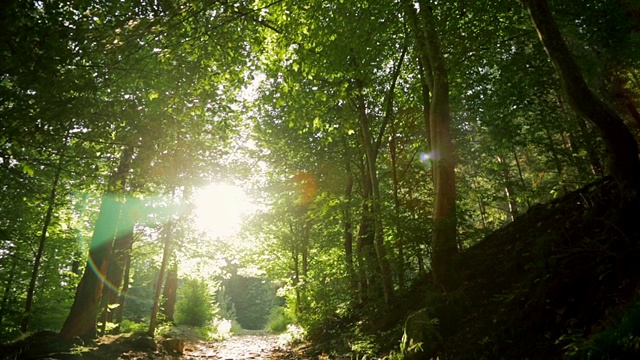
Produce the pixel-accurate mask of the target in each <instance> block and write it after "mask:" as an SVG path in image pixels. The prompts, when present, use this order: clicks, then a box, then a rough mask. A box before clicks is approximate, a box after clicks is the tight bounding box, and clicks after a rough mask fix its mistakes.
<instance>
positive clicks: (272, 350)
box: [0, 327, 305, 360]
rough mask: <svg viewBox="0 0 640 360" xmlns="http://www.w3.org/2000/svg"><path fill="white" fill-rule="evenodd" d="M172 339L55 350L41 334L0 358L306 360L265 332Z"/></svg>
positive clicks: (181, 334) (183, 333)
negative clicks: (178, 345)
mask: <svg viewBox="0 0 640 360" xmlns="http://www.w3.org/2000/svg"><path fill="white" fill-rule="evenodd" d="M172 336H173V337H172V338H163V337H156V338H155V339H153V340H151V339H150V338H148V337H145V336H142V335H135V334H122V335H107V336H103V337H100V338H99V339H97V341H96V342H95V343H93V344H85V345H82V346H80V345H75V346H72V347H71V349H69V348H68V347H60V348H55V346H43V345H44V344H45V343H47V344H53V343H54V342H55V334H54V333H50V332H41V333H37V334H34V335H32V336H31V337H29V338H27V339H25V340H23V341H21V342H19V343H16V344H14V345H15V346H13V347H4V348H2V349H0V354H1V355H2V356H1V358H3V359H4V358H7V359H42V358H45V359H78V360H87V359H88V360H114V359H118V360H159V359H172V360H177V359H185V360H186V359H210V360H227V359H228V360H231V359H234V360H236V359H238V360H240V359H278V360H300V359H304V358H305V357H304V356H303V354H302V352H301V351H300V350H296V349H297V348H298V349H299V348H302V347H301V346H297V347H295V346H290V345H287V344H285V343H284V342H283V341H282V340H281V337H280V336H279V335H275V334H269V333H267V332H264V331H243V332H242V333H241V334H237V335H234V336H232V337H230V338H229V339H226V340H224V341H210V340H205V339H203V338H202V337H201V336H199V335H198V334H197V333H196V332H195V331H193V330H191V329H189V328H186V327H181V328H179V329H178V331H176V332H174V334H172ZM173 339H179V340H181V341H182V344H183V349H182V351H181V352H180V351H175V349H173V348H171V347H169V346H163V344H165V343H168V344H173V343H177V341H174V340H173Z"/></svg>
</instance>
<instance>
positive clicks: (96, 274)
mask: <svg viewBox="0 0 640 360" xmlns="http://www.w3.org/2000/svg"><path fill="white" fill-rule="evenodd" d="M132 159H133V148H131V147H127V148H125V150H124V152H123V153H122V157H121V158H120V164H119V166H118V169H116V171H115V173H114V175H113V177H112V179H111V181H109V185H108V188H107V192H106V193H105V195H104V196H103V197H102V203H101V205H100V212H99V214H98V219H97V220H96V224H95V226H94V231H93V236H92V238H91V244H90V246H89V254H88V259H87V264H86V266H85V270H84V273H83V274H82V278H81V279H80V283H79V284H78V289H77V290H76V294H75V298H74V301H73V305H72V306H71V311H70V312H69V316H68V317H67V319H66V321H65V323H64V325H63V326H62V330H61V331H60V338H61V339H63V340H71V339H73V338H74V337H80V338H82V339H92V338H95V337H96V335H97V327H96V325H97V319H98V312H99V310H100V299H101V298H102V290H103V286H104V283H103V282H104V281H105V275H106V271H107V266H108V261H109V256H110V255H111V249H112V246H113V241H114V239H115V237H116V236H117V234H118V226H117V225H118V224H117V219H118V218H119V217H120V210H121V207H122V199H120V198H119V197H121V196H118V194H117V192H118V191H119V192H123V191H124V189H125V185H126V180H127V174H128V172H129V170H130V168H131V160H132Z"/></svg>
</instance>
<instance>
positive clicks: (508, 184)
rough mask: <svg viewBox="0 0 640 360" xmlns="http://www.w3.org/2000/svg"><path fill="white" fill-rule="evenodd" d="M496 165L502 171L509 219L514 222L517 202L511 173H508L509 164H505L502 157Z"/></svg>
mask: <svg viewBox="0 0 640 360" xmlns="http://www.w3.org/2000/svg"><path fill="white" fill-rule="evenodd" d="M498 164H500V167H501V170H502V179H503V181H504V192H505V195H506V196H507V205H508V206H509V216H510V217H511V221H515V220H516V218H517V217H518V202H517V201H516V199H515V191H514V190H513V185H512V184H513V182H512V181H511V171H509V164H507V163H506V161H505V160H504V158H503V157H502V156H498Z"/></svg>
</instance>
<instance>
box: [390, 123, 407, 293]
mask: <svg viewBox="0 0 640 360" xmlns="http://www.w3.org/2000/svg"><path fill="white" fill-rule="evenodd" d="M392 129H393V135H392V137H391V141H390V142H389V154H390V155H391V178H392V180H393V209H394V214H395V228H396V246H397V248H398V287H399V288H400V290H401V291H402V290H404V287H405V279H404V262H405V259H404V242H403V237H404V234H403V233H402V225H401V224H400V197H399V195H398V191H399V190H398V188H399V184H398V159H397V136H396V130H395V126H393V127H392Z"/></svg>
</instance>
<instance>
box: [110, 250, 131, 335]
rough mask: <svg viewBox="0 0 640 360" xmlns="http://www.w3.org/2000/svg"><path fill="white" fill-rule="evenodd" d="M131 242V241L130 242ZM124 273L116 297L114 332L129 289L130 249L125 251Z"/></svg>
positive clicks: (121, 315)
mask: <svg viewBox="0 0 640 360" xmlns="http://www.w3.org/2000/svg"><path fill="white" fill-rule="evenodd" d="M132 244H133V242H132ZM124 264H125V266H124V275H123V277H122V290H121V291H120V296H119V297H118V307H117V310H116V315H115V323H116V324H117V325H116V328H115V329H114V333H119V332H120V324H122V319H124V306H125V304H126V301H127V293H128V291H129V280H130V273H131V251H129V252H127V253H126V255H125V259H124Z"/></svg>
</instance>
